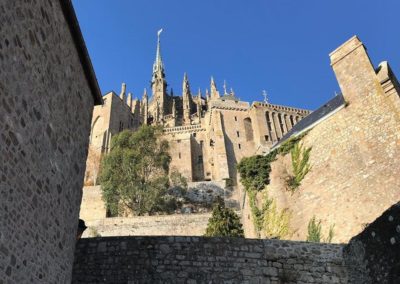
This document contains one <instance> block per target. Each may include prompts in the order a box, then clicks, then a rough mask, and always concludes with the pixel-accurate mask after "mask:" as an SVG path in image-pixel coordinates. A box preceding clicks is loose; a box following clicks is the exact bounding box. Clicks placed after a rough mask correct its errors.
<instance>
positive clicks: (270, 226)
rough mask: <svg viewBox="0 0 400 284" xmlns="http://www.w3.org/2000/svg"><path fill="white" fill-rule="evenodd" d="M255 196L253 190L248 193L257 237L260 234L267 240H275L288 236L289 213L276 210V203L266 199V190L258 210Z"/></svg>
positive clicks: (285, 210)
mask: <svg viewBox="0 0 400 284" xmlns="http://www.w3.org/2000/svg"><path fill="white" fill-rule="evenodd" d="M256 194H257V192H256V191H254V190H252V191H249V192H248V196H249V203H250V208H251V215H252V218H253V222H254V228H255V230H256V232H257V235H258V237H260V234H261V232H262V233H263V234H264V235H265V237H267V238H276V239H281V238H284V237H286V236H287V235H289V234H290V230H289V221H290V217H291V214H290V212H289V211H288V210H287V209H284V210H278V209H277V207H276V202H275V201H274V200H273V199H272V198H269V197H268V194H267V191H266V190H265V191H264V194H263V203H262V206H261V208H258V206H257V201H256Z"/></svg>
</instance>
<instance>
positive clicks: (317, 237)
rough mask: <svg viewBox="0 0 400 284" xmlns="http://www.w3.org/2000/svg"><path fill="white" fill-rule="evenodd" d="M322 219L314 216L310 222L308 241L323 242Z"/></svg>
mask: <svg viewBox="0 0 400 284" xmlns="http://www.w3.org/2000/svg"><path fill="white" fill-rule="evenodd" d="M321 229H322V226H321V220H318V221H317V219H316V218H315V216H313V217H312V218H311V220H310V222H309V223H308V235H307V242H314V243H319V242H321Z"/></svg>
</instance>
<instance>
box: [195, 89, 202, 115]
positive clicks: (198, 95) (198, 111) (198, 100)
mask: <svg viewBox="0 0 400 284" xmlns="http://www.w3.org/2000/svg"><path fill="white" fill-rule="evenodd" d="M196 106H197V119H198V121H197V122H198V123H200V120H201V90H200V88H199V92H198V94H197V103H196Z"/></svg>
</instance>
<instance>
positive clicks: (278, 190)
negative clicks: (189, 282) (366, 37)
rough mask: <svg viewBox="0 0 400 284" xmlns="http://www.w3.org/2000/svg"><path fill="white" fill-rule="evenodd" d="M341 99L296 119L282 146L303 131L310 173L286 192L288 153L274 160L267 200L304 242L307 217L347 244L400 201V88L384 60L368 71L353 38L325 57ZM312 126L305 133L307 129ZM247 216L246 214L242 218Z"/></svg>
mask: <svg viewBox="0 0 400 284" xmlns="http://www.w3.org/2000/svg"><path fill="white" fill-rule="evenodd" d="M330 58H331V65H332V68H333V70H334V72H335V74H336V77H337V80H338V82H339V85H340V88H341V90H342V94H341V95H338V96H336V97H335V98H333V99H332V100H331V101H330V102H328V103H327V104H325V105H324V106H322V107H321V108H320V109H318V110H316V111H314V112H313V113H312V114H311V115H310V116H309V117H307V118H305V119H304V120H302V121H301V122H300V123H299V124H298V125H297V126H295V127H294V128H293V129H292V131H291V132H289V133H288V135H286V136H285V137H284V138H283V139H282V140H281V142H280V145H282V144H283V143H284V142H285V141H286V140H287V139H289V138H290V137H294V136H296V135H299V134H301V133H305V132H307V131H308V133H307V134H306V135H305V137H304V138H303V139H302V140H301V142H300V144H301V145H303V149H306V148H309V147H310V148H311V151H310V159H309V164H310V166H311V170H310V171H309V172H308V173H307V174H306V176H305V177H304V179H303V180H302V181H301V185H300V186H299V187H298V188H296V189H295V190H294V193H292V192H291V191H290V190H289V187H288V184H287V181H288V178H289V177H291V176H293V164H292V158H291V155H290V154H288V155H286V156H284V157H282V156H278V159H277V161H275V162H273V163H272V164H271V165H272V172H271V174H270V177H271V182H270V184H269V185H268V186H267V191H268V195H269V196H270V197H271V198H274V199H275V200H276V201H277V203H278V207H279V208H288V209H289V210H290V211H291V212H292V214H291V220H290V224H291V229H292V232H293V236H292V239H295V240H305V238H306V235H307V224H308V222H309V221H310V220H311V218H312V217H313V216H315V217H316V218H317V219H321V220H322V223H321V224H322V227H323V233H324V235H325V236H326V235H328V229H329V228H330V226H334V239H333V240H334V242H347V241H349V239H350V238H351V237H352V236H353V235H355V234H357V233H359V232H361V231H362V229H363V228H364V227H365V226H366V225H368V223H370V222H372V221H373V220H374V219H375V218H377V216H379V215H380V214H381V212H382V211H383V210H385V208H388V207H389V206H390V205H391V204H393V203H394V202H397V201H399V200H400V191H399V188H400V180H399V179H398V173H399V172H400V160H399V159H398V158H397V157H399V155H400V98H399V95H400V88H399V84H398V82H397V79H396V77H395V76H394V74H393V72H392V71H391V69H390V66H389V64H388V63H387V62H382V63H381V64H379V66H378V67H377V68H374V67H373V65H372V63H371V62H370V59H369V57H368V55H367V53H366V49H365V47H364V45H363V44H362V43H361V42H360V40H359V39H358V38H357V37H353V38H351V39H350V40H349V41H347V42H346V43H344V44H343V45H342V46H340V47H339V48H338V49H336V50H335V51H333V52H332V53H331V54H330ZM310 129H311V130H310ZM246 216H247V215H246Z"/></svg>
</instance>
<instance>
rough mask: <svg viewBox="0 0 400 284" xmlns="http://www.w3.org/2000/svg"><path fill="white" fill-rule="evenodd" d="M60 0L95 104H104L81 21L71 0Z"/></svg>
mask: <svg viewBox="0 0 400 284" xmlns="http://www.w3.org/2000/svg"><path fill="white" fill-rule="evenodd" d="M59 1H60V5H61V9H62V12H63V14H64V17H65V20H66V22H67V24H68V28H69V30H70V32H71V36H72V39H73V41H74V45H75V47H76V50H77V52H78V56H79V60H80V61H81V64H82V68H83V71H84V73H85V77H86V79H87V81H88V84H89V87H90V90H91V93H92V96H93V99H94V104H95V105H101V104H103V99H102V96H101V92H100V88H99V84H98V82H97V78H96V74H95V72H94V69H93V65H92V62H91V60H90V57H89V53H88V51H87V48H86V44H85V41H84V39H83V36H82V32H81V29H80V27H79V23H78V20H77V18H76V15H75V11H74V8H73V6H72V3H71V0H59Z"/></svg>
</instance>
